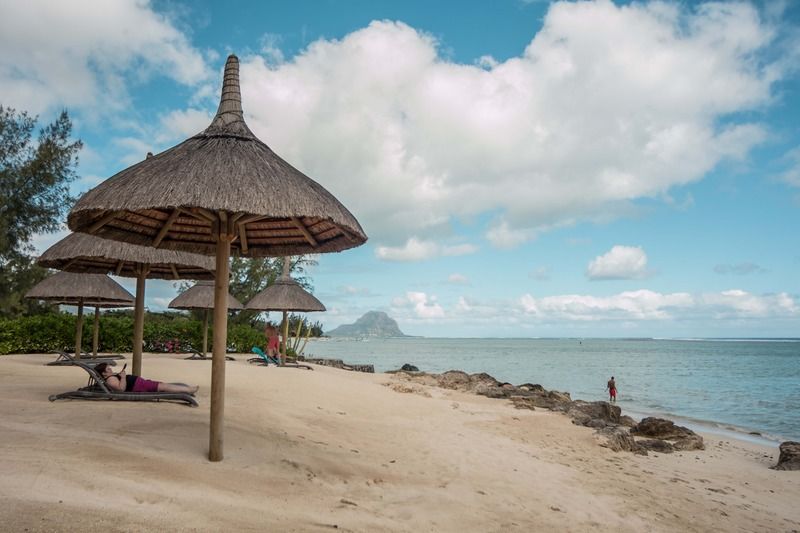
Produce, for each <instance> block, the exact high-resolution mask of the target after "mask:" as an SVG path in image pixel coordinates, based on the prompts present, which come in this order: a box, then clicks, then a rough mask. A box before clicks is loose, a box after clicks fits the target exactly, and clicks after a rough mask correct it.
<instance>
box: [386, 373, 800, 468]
mask: <svg viewBox="0 0 800 533" xmlns="http://www.w3.org/2000/svg"><path fill="white" fill-rule="evenodd" d="M404 366H405V365H404ZM391 373H394V374H396V375H397V376H398V377H401V378H402V379H405V380H407V381H413V382H416V383H420V384H422V385H428V386H435V387H441V388H444V389H450V390H459V391H463V392H470V393H472V394H479V395H481V396H486V397H488V398H503V399H507V400H509V401H511V403H512V404H513V405H514V407H515V408H517V409H531V410H536V409H537V408H541V409H548V410H550V411H558V412H562V413H564V414H566V415H567V416H569V417H570V418H571V419H572V422H573V424H577V425H579V426H585V427H590V428H594V429H595V430H597V435H598V438H599V441H600V445H601V446H604V447H607V448H609V449H611V450H614V451H630V452H633V453H638V454H642V455H647V452H648V450H650V451H653V452H660V453H672V452H674V451H678V450H702V449H704V445H703V437H701V436H700V435H698V434H697V433H695V432H694V431H692V430H690V429H688V428H685V427H683V426H676V425H675V424H674V423H673V422H672V421H670V420H665V419H663V418H655V417H648V418H644V419H643V420H642V421H641V422H639V423H638V424H637V423H636V422H635V421H634V420H633V419H632V418H631V417H629V416H624V415H623V414H622V409H620V408H619V407H618V406H617V405H615V404H611V403H608V402H603V401H600V402H586V401H583V400H573V399H572V398H571V397H570V395H569V393H568V392H559V391H548V390H547V389H545V388H544V387H542V386H541V385H538V384H532V383H524V384H522V385H512V384H511V383H506V382H500V381H498V380H496V379H495V378H494V377H492V376H490V375H489V374H486V373H485V372H481V373H477V374H467V373H466V372H462V371H461V370H449V371H447V372H444V373H442V374H431V373H427V372H413V373H412V372H407V371H405V370H403V369H401V370H397V371H393V372H391ZM794 444H797V443H794ZM798 447H799V448H800V444H798ZM798 464H800V463H798Z"/></svg>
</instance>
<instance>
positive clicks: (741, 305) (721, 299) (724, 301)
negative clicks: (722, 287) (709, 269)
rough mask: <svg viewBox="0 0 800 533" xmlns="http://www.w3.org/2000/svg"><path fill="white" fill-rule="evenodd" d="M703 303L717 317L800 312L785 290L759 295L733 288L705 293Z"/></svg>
mask: <svg viewBox="0 0 800 533" xmlns="http://www.w3.org/2000/svg"><path fill="white" fill-rule="evenodd" d="M702 303H703V304H704V305H705V306H706V307H707V308H708V310H709V312H710V313H712V315H713V316H714V317H715V318H730V317H770V316H787V315H789V316H791V315H797V314H798V313H800V307H798V305H797V303H796V302H795V301H794V298H792V297H791V296H789V295H788V294H787V293H785V292H781V293H778V294H769V295H762V296H758V295H755V294H751V293H748V292H746V291H743V290H740V289H731V290H728V291H723V292H721V293H714V294H705V295H703V296H702Z"/></svg>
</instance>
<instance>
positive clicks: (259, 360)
mask: <svg viewBox="0 0 800 533" xmlns="http://www.w3.org/2000/svg"><path fill="white" fill-rule="evenodd" d="M253 353H254V354H256V355H257V356H258V357H251V358H250V359H248V360H247V362H248V363H251V364H254V365H260V366H269V365H275V366H278V367H281V368H304V369H306V370H314V369H313V368H311V367H310V366H308V365H301V364H299V363H284V364H281V363H280V361H279V360H278V358H276V357H270V356H269V355H267V354H265V353H264V350H262V349H261V348H259V347H258V346H253Z"/></svg>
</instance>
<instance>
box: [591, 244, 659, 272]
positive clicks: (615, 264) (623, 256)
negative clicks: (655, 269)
mask: <svg viewBox="0 0 800 533" xmlns="http://www.w3.org/2000/svg"><path fill="white" fill-rule="evenodd" d="M586 275H587V276H588V277H589V279H591V280H601V279H640V278H643V277H645V276H646V275H647V254H645V253H644V250H642V248H641V247H639V246H620V245H617V246H614V247H613V248H611V250H610V251H608V252H606V253H605V254H603V255H600V256H597V257H595V258H594V259H593V260H592V261H591V262H590V263H589V266H588V268H587V269H586Z"/></svg>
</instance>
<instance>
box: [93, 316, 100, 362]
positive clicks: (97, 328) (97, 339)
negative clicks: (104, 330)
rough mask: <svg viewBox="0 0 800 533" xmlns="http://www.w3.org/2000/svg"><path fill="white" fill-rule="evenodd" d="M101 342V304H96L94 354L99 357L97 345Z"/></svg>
mask: <svg viewBox="0 0 800 533" xmlns="http://www.w3.org/2000/svg"><path fill="white" fill-rule="evenodd" d="M98 344H100V306H99V305H95V306H94V332H93V335H92V356H93V357H97V345H98Z"/></svg>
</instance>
